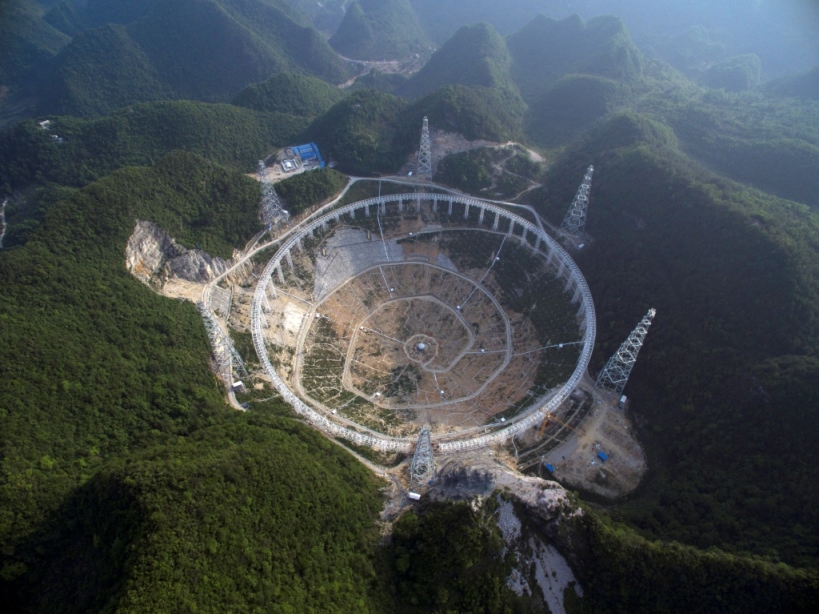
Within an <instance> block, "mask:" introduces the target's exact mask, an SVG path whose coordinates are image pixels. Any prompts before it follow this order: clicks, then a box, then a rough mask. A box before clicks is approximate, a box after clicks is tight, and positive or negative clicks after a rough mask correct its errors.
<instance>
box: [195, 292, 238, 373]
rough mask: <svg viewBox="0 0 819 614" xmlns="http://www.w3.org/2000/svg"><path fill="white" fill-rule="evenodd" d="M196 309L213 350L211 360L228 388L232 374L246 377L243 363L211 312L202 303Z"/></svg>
mask: <svg viewBox="0 0 819 614" xmlns="http://www.w3.org/2000/svg"><path fill="white" fill-rule="evenodd" d="M196 308H197V309H198V310H199V313H200V314H201V316H202V320H203V321H204V323H205V330H206V331H208V339H210V345H211V348H213V358H214V360H215V361H216V368H217V369H218V370H219V376H220V377H221V378H222V380H223V381H224V382H225V386H227V387H228V388H230V386H231V385H232V384H233V374H234V373H237V374H238V375H239V376H241V377H247V370H246V369H245V363H244V361H243V360H242V357H241V356H240V355H239V352H237V351H236V348H234V347H233V344H232V343H231V342H230V337H228V336H227V334H225V331H223V330H222V327H221V326H219V323H218V322H217V321H216V318H215V316H214V315H213V312H212V311H211V310H210V309H208V308H207V306H206V305H205V303H203V302H202V301H199V302H197V303H196Z"/></svg>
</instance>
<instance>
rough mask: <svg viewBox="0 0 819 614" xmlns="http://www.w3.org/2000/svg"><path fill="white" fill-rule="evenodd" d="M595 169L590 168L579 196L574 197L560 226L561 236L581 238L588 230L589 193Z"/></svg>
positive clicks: (581, 185) (580, 188)
mask: <svg viewBox="0 0 819 614" xmlns="http://www.w3.org/2000/svg"><path fill="white" fill-rule="evenodd" d="M593 173H594V167H593V166H590V167H589V168H587V169H586V174H585V175H584V177H583V181H582V183H581V184H580V187H579V188H577V194H575V195H574V200H573V201H572V206H571V207H569V211H568V212H567V213H566V217H564V218H563V223H562V224H560V234H561V235H565V236H569V237H573V238H576V237H579V236H580V235H581V234H583V231H584V230H585V229H586V209H587V208H588V206H589V192H590V191H591V182H592V174H593Z"/></svg>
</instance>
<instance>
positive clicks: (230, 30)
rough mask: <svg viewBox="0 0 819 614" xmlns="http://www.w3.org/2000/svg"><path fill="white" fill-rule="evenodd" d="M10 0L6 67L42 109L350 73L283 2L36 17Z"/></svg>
mask: <svg viewBox="0 0 819 614" xmlns="http://www.w3.org/2000/svg"><path fill="white" fill-rule="evenodd" d="M15 1H16V2H18V3H19V6H20V7H24V8H25V10H24V9H23V8H20V10H17V11H14V12H12V11H8V12H6V11H4V13H3V16H4V18H5V21H6V22H7V25H6V26H2V24H0V29H7V30H9V37H8V38H7V42H6V45H7V49H4V50H3V51H4V55H8V56H9V58H10V59H11V60H12V61H11V62H10V63H8V64H7V63H6V62H4V63H3V64H4V65H7V66H8V68H5V66H4V68H5V70H6V71H8V76H7V78H8V79H9V81H11V82H12V83H16V81H19V80H21V79H22V80H25V81H26V82H27V86H28V87H29V88H31V87H32V86H33V87H34V90H35V93H36V94H37V95H38V96H39V98H40V108H41V111H43V112H58V113H69V114H72V115H83V116H92V115H102V114H106V113H110V112H111V111H113V110H115V109H117V108H119V107H121V106H124V105H126V104H132V103H137V102H145V101H149V100H160V99H167V98H190V99H195V100H203V101H215V102H227V101H229V100H230V99H231V98H233V96H235V95H236V94H237V93H238V92H239V91H240V90H241V89H242V88H244V87H245V86H247V85H249V84H251V83H256V82H259V81H262V80H264V79H266V78H268V77H269V76H271V75H272V74H274V73H276V72H280V71H283V70H288V71H292V72H301V73H305V74H310V75H315V76H317V77H320V78H322V79H325V80H327V81H330V82H339V81H343V80H344V79H346V78H347V77H348V76H349V69H348V67H347V64H346V62H345V61H344V60H342V59H341V58H340V57H339V56H338V55H337V54H336V53H335V52H334V51H333V50H332V49H331V48H330V46H329V45H328V44H327V41H326V40H325V39H324V38H323V37H322V36H321V35H320V34H319V33H318V32H317V31H316V30H315V29H314V28H313V27H312V25H311V24H310V22H309V19H308V18H307V17H306V16H305V15H303V14H302V13H301V12H299V11H296V10H294V9H293V8H292V7H291V6H290V5H289V4H288V3H287V2H285V1H284V0H167V1H163V2H155V1H153V0H133V1H129V2H123V3H119V2H115V3H112V2H104V1H102V0H100V1H98V2H94V1H91V2H89V3H88V5H87V7H86V8H85V9H81V8H77V6H75V5H73V4H70V5H66V4H61V5H57V6H55V7H54V8H52V9H51V10H50V11H49V12H48V13H47V14H46V15H45V17H44V18H41V17H40V16H39V14H38V11H37V9H36V6H35V4H34V3H33V0H15ZM51 24H54V25H51ZM21 27H22V31H20V29H21ZM57 28H59V30H62V31H59V30H58V29H57ZM18 34H21V35H22V38H21V39H20V41H17V42H15V40H16V39H15V37H16V36H17V35H18ZM69 35H70V36H72V37H73V39H69ZM4 38H6V37H4ZM58 52H59V53H58ZM0 78H2V75H0Z"/></svg>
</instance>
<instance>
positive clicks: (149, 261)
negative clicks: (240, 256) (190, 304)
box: [125, 220, 232, 288]
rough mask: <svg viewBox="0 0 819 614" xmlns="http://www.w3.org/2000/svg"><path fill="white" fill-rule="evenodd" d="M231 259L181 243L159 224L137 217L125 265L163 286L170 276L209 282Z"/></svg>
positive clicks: (126, 252) (151, 282) (141, 276)
mask: <svg viewBox="0 0 819 614" xmlns="http://www.w3.org/2000/svg"><path fill="white" fill-rule="evenodd" d="M231 264H232V262H231V261H230V260H223V259H221V258H212V257H211V256H210V255H209V254H207V253H206V252H203V251H202V250H199V249H187V248H185V247H182V246H181V245H179V244H178V243H177V242H176V240H175V239H174V238H173V237H171V236H170V235H169V234H168V233H167V232H165V231H164V230H162V228H160V227H159V225H158V224H155V223H153V222H146V221H142V220H137V223H136V226H135V227H134V231H133V232H132V233H131V236H130V238H129V239H128V244H127V246H126V247H125V266H126V268H127V269H128V271H129V272H130V273H131V274H133V275H134V276H135V277H136V278H137V279H139V280H140V281H142V282H144V283H146V284H148V285H150V286H152V287H158V288H161V287H162V286H163V285H164V284H165V283H166V282H167V281H168V280H169V279H172V278H176V279H183V280H185V281H190V282H194V283H207V282H209V281H211V280H212V279H214V278H215V277H218V276H219V275H221V274H222V273H224V272H225V271H226V270H227V269H228V268H229V267H230V266H231Z"/></svg>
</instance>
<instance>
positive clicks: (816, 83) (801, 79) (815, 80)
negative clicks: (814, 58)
mask: <svg viewBox="0 0 819 614" xmlns="http://www.w3.org/2000/svg"><path fill="white" fill-rule="evenodd" d="M767 89H768V90H769V91H771V92H775V93H777V94H781V95H782V96H794V97H797V98H812V99H813V100H819V66H815V67H814V68H812V69H810V70H809V71H807V72H805V73H802V74H799V75H795V76H793V77H786V78H783V79H779V80H777V81H774V82H772V83H770V84H768V87H767Z"/></svg>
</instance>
